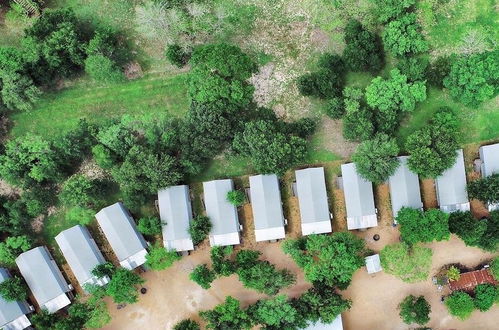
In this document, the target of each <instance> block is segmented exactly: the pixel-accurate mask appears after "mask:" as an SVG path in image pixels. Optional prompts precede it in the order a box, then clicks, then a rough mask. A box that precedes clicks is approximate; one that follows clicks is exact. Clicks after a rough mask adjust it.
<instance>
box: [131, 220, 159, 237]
mask: <svg viewBox="0 0 499 330" xmlns="http://www.w3.org/2000/svg"><path fill="white" fill-rule="evenodd" d="M137 229H138V230H139V231H140V232H141V233H142V234H144V235H159V234H161V231H162V224H161V220H159V219H158V218H157V217H148V218H140V219H139V221H138V223H137Z"/></svg>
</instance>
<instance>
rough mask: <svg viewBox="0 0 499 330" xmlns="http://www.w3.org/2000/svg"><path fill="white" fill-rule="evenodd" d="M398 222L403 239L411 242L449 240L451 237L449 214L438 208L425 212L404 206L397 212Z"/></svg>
mask: <svg viewBox="0 0 499 330" xmlns="http://www.w3.org/2000/svg"><path fill="white" fill-rule="evenodd" d="M397 222H398V224H399V225H400V236H401V238H402V240H403V241H404V242H407V243H409V244H415V243H418V242H425V243H430V242H433V241H442V240H448V239H449V237H450V232H449V214H447V213H444V212H442V211H440V210H438V209H429V210H427V211H424V212H423V211H420V210H417V209H412V208H408V207H404V208H402V209H401V210H400V211H399V212H398V214H397Z"/></svg>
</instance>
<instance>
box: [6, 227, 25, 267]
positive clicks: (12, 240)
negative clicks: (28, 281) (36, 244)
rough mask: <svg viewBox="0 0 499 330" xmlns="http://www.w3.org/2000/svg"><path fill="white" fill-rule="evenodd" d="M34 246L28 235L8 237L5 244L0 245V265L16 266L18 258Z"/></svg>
mask: <svg viewBox="0 0 499 330" xmlns="http://www.w3.org/2000/svg"><path fill="white" fill-rule="evenodd" d="M32 246H33V242H32V240H31V239H30V238H29V237H28V236H26V235H21V236H10V237H7V239H6V240H5V242H2V243H0V263H2V264H4V265H6V266H11V267H12V266H14V265H15V261H16V258H17V256H19V254H21V253H23V252H26V251H28V250H29V249H31V247H32Z"/></svg>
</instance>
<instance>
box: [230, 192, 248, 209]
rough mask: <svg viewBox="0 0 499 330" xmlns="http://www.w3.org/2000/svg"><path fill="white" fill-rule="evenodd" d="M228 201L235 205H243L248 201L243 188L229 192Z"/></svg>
mask: <svg viewBox="0 0 499 330" xmlns="http://www.w3.org/2000/svg"><path fill="white" fill-rule="evenodd" d="M227 201H228V202H229V203H231V204H232V205H234V206H241V205H243V204H244V202H245V201H246V195H245V194H244V192H242V191H241V190H231V191H229V192H228V193H227Z"/></svg>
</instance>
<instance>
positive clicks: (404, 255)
mask: <svg viewBox="0 0 499 330" xmlns="http://www.w3.org/2000/svg"><path fill="white" fill-rule="evenodd" d="M432 254H433V252H432V251H431V249H430V248H426V247H423V246H417V245H415V246H412V247H411V246H409V245H408V244H407V243H395V244H390V245H387V246H385V247H384V248H383V250H381V252H380V259H381V266H382V267H383V271H385V272H386V273H388V274H392V275H394V276H397V277H398V278H400V279H401V280H402V281H404V282H408V283H414V282H420V281H424V280H426V279H427V278H428V276H429V274H430V267H431V256H432Z"/></svg>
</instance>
